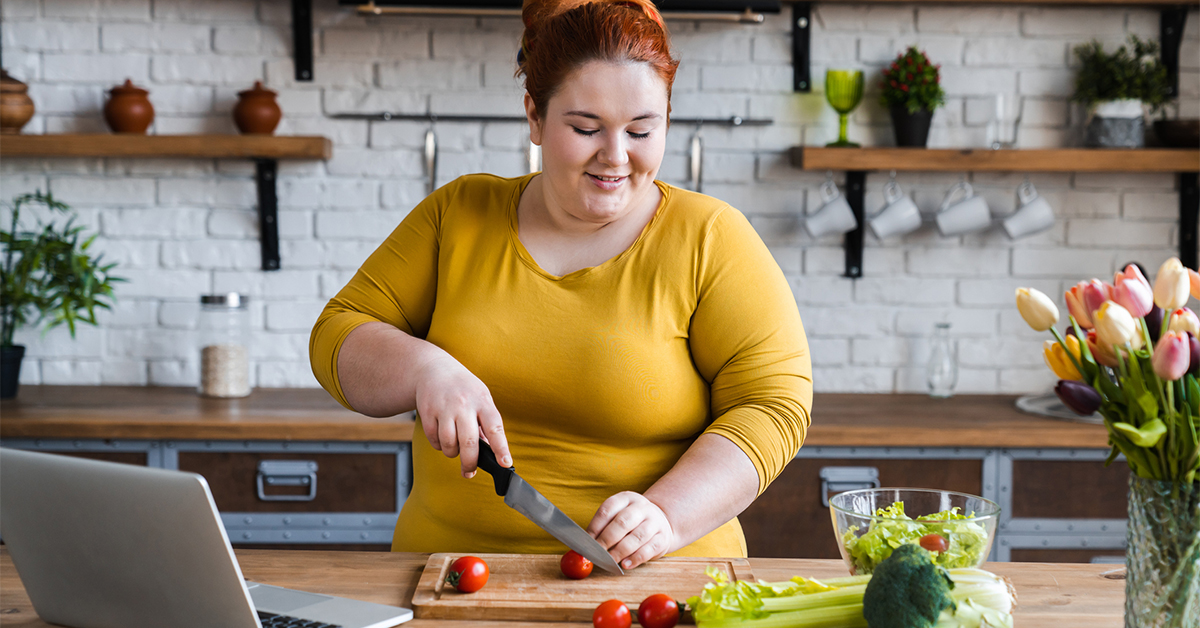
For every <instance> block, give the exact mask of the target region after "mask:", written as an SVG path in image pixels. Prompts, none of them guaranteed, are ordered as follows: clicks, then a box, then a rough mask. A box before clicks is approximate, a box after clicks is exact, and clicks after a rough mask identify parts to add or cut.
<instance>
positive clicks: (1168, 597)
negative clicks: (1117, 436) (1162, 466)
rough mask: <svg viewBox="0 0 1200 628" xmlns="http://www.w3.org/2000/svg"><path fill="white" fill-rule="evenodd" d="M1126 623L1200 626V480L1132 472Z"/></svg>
mask: <svg viewBox="0 0 1200 628" xmlns="http://www.w3.org/2000/svg"><path fill="white" fill-rule="evenodd" d="M1126 539H1127V542H1128V547H1127V549H1126V550H1125V564H1126V568H1127V569H1126V572H1127V573H1126V580H1125V628H1195V627H1196V626H1200V483H1192V484H1190V485H1189V484H1184V483H1181V482H1159V481H1156V480H1147V479H1145V478H1142V477H1138V476H1137V475H1134V474H1132V473H1131V474H1130V475H1129V523H1128V528H1127V531H1126Z"/></svg>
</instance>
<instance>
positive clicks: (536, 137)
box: [525, 92, 542, 146]
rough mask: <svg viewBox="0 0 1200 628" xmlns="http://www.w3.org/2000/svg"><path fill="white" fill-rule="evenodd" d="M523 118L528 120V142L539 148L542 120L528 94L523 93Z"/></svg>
mask: <svg viewBox="0 0 1200 628" xmlns="http://www.w3.org/2000/svg"><path fill="white" fill-rule="evenodd" d="M525 117H526V118H527V119H528V120H529V141H530V142H533V143H534V144H536V145H538V146H541V145H542V119H541V118H539V117H538V112H537V105H535V104H534V103H533V97H532V96H530V95H529V92H525Z"/></svg>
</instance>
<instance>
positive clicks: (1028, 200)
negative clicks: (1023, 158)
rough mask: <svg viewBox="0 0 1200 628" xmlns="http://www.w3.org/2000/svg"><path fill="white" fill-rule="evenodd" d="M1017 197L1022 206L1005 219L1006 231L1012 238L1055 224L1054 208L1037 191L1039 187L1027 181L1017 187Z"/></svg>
mask: <svg viewBox="0 0 1200 628" xmlns="http://www.w3.org/2000/svg"><path fill="white" fill-rule="evenodd" d="M1017 199H1018V200H1020V201H1021V207H1020V208H1019V209H1017V211H1016V212H1014V213H1013V215H1011V216H1009V217H1008V218H1005V219H1004V231H1005V232H1007V233H1008V237H1010V238H1012V239H1014V240H1015V239H1017V238H1022V237H1025V236H1027V235H1033V234H1035V233H1038V232H1039V231H1045V230H1047V229H1049V228H1050V227H1053V226H1054V209H1053V208H1051V207H1050V203H1048V202H1046V199H1044V198H1042V197H1041V196H1039V195H1038V193H1037V188H1034V187H1033V184H1032V183H1030V182H1028V181H1026V182H1024V183H1022V184H1021V185H1020V186H1018V187H1017Z"/></svg>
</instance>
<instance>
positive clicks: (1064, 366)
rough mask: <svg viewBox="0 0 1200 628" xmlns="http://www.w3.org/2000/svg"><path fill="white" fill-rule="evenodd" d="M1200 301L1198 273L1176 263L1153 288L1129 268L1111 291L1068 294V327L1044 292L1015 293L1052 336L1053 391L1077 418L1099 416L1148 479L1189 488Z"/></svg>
mask: <svg viewBox="0 0 1200 628" xmlns="http://www.w3.org/2000/svg"><path fill="white" fill-rule="evenodd" d="M1189 293H1190V294H1191V295H1192V296H1196V297H1197V298H1200V274H1197V273H1196V271H1194V270H1190V269H1187V268H1184V266H1183V265H1182V264H1181V263H1180V262H1179V259H1178V258H1172V259H1169V260H1167V261H1166V262H1165V263H1164V264H1163V265H1162V267H1161V268H1159V269H1158V275H1157V276H1156V277H1155V281H1154V287H1153V288H1151V286H1150V283H1149V282H1148V281H1147V280H1146V278H1145V276H1143V274H1142V272H1141V270H1139V269H1138V267H1137V266H1135V265H1133V264H1130V265H1129V266H1126V267H1125V269H1124V270H1122V271H1121V272H1119V273H1117V274H1116V276H1115V277H1113V282H1112V283H1111V284H1108V283H1105V282H1102V281H1100V280H1099V279H1092V280H1091V281H1084V282H1080V283H1079V284H1077V285H1075V286H1073V287H1072V288H1071V289H1070V290H1068V291H1067V292H1066V294H1065V297H1066V303H1067V309H1068V311H1069V316H1068V318H1069V321H1070V324H1069V325H1068V327H1067V330H1066V333H1065V335H1064V334H1061V333H1059V331H1058V330H1057V329H1055V327H1054V326H1055V325H1056V324H1057V323H1058V320H1059V316H1058V308H1057V307H1056V306H1055V305H1054V302H1053V301H1052V300H1051V299H1050V298H1049V297H1047V296H1046V295H1045V294H1043V293H1041V292H1039V291H1037V290H1034V289H1032V288H1018V289H1017V310H1018V311H1019V312H1020V313H1021V317H1022V318H1024V319H1025V322H1027V323H1029V326H1030V327H1032V328H1034V329H1035V330H1037V331H1047V330H1048V331H1050V333H1052V334H1053V335H1054V340H1047V341H1046V343H1045V346H1044V348H1043V354H1044V356H1045V359H1046V364H1047V365H1048V366H1049V367H1050V369H1051V370H1052V371H1054V374H1055V375H1057V376H1058V377H1059V378H1060V379H1059V382H1058V384H1057V385H1056V386H1055V388H1054V392H1055V393H1056V394H1057V395H1058V398H1059V399H1060V400H1062V402H1063V404H1065V405H1066V406H1067V407H1069V408H1071V409H1072V410H1073V411H1075V412H1076V413H1078V414H1081V415H1085V416H1086V415H1090V414H1092V413H1093V412H1097V411H1098V412H1099V413H1100V415H1101V416H1103V417H1104V424H1105V426H1107V428H1108V437H1109V443H1110V444H1111V445H1112V453H1111V454H1110V455H1109V458H1108V461H1107V462H1112V460H1113V459H1114V458H1116V456H1117V454H1119V453H1120V454H1124V455H1125V459H1126V460H1127V461H1128V462H1129V468H1130V470H1131V471H1132V472H1133V473H1134V474H1136V475H1138V476H1140V477H1142V478H1145V479H1148V480H1157V481H1165V482H1182V483H1185V484H1191V483H1192V482H1194V481H1195V480H1196V474H1197V470H1198V469H1200V446H1198V432H1200V382H1198V381H1197V374H1198V373H1200V341H1198V340H1197V335H1200V318H1197V316H1196V314H1195V313H1194V312H1192V310H1190V309H1188V308H1187V307H1184V306H1185V304H1186V303H1187V299H1188V295H1189Z"/></svg>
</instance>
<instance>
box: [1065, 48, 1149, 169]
mask: <svg viewBox="0 0 1200 628" xmlns="http://www.w3.org/2000/svg"><path fill="white" fill-rule="evenodd" d="M1129 45H1130V46H1131V47H1132V50H1131V49H1130V47H1126V46H1121V47H1120V48H1118V49H1117V50H1116V52H1113V53H1111V54H1110V53H1108V52H1105V51H1104V46H1103V45H1102V44H1101V43H1100V42H1098V41H1092V42H1091V43H1088V44H1082V45H1080V46H1076V47H1075V56H1076V57H1078V58H1079V63H1080V68H1079V74H1078V75H1076V77H1075V95H1074V96H1073V98H1072V99H1073V100H1074V101H1075V102H1078V103H1081V104H1083V105H1084V106H1085V107H1087V108H1088V113H1089V116H1090V120H1089V121H1088V124H1087V127H1086V129H1085V131H1084V144H1085V145H1087V146H1090V147H1102V148H1140V147H1142V146H1144V145H1145V123H1144V122H1143V119H1142V114H1143V109H1144V108H1145V107H1147V106H1149V107H1150V108H1151V109H1153V110H1156V111H1157V110H1158V109H1160V108H1161V107H1162V105H1163V104H1164V103H1166V102H1167V100H1168V99H1169V94H1170V91H1169V87H1168V86H1167V70H1166V68H1165V67H1163V64H1162V61H1161V60H1160V59H1159V55H1158V43H1157V42H1154V41H1143V40H1141V39H1139V38H1138V37H1137V36H1136V35H1130V36H1129Z"/></svg>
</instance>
